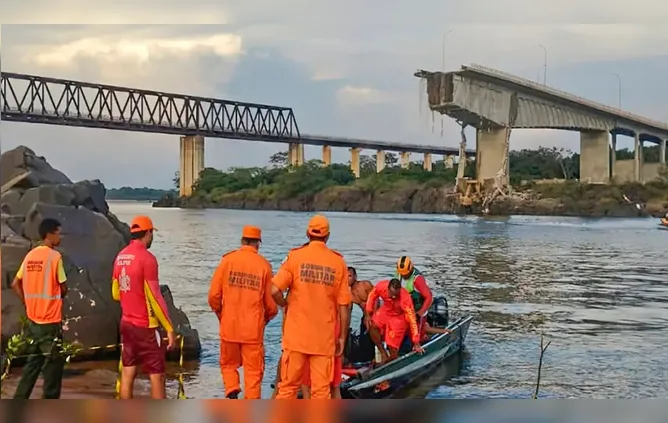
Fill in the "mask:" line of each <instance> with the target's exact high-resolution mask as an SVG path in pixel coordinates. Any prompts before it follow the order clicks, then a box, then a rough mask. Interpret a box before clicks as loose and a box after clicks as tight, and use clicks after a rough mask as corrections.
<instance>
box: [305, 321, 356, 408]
mask: <svg viewBox="0 0 668 423" xmlns="http://www.w3.org/2000/svg"><path fill="white" fill-rule="evenodd" d="M349 310H350V308H349ZM348 313H350V311H348ZM348 321H350V317H348ZM334 334H335V335H334V336H335V337H336V339H338V338H339V336H341V319H339V318H338V316H337V318H336V330H335V331H334ZM342 377H343V353H342V354H341V355H337V356H335V357H334V371H333V372H332V380H331V381H330V391H331V396H332V399H341V389H340V386H341V380H342ZM301 388H302V397H303V398H304V399H311V371H310V368H309V366H305V367H304V376H303V377H302V387H301Z"/></svg>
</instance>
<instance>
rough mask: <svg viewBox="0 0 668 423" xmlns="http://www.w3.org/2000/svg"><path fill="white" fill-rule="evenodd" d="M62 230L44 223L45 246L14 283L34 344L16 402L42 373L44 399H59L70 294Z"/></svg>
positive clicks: (55, 224)
mask: <svg viewBox="0 0 668 423" xmlns="http://www.w3.org/2000/svg"><path fill="white" fill-rule="evenodd" d="M60 227H61V224H60V222H58V221H57V220H55V219H49V218H47V219H44V220H42V222H41V223H40V224H39V229H38V230H39V236H40V238H41V239H42V245H40V246H38V247H36V248H34V249H33V250H31V251H30V252H29V253H28V254H27V255H26V257H25V258H24V259H23V263H22V264H21V267H20V268H19V270H18V272H17V273H16V277H15V278H14V281H13V282H12V289H13V290H14V292H16V294H17V295H18V296H19V298H21V301H22V302H23V304H24V305H25V308H26V315H27V317H28V322H27V326H26V327H25V328H24V335H25V336H26V337H27V338H28V339H30V340H31V341H32V342H29V343H28V350H27V351H26V354H28V358H27V360H26V364H25V366H24V367H23V374H22V375H21V381H20V382H19V384H18V386H17V388H16V392H15V393H14V399H29V398H30V394H32V390H33V388H34V387H35V383H36V382H37V378H38V377H39V374H40V372H41V373H42V375H43V376H44V389H43V393H42V398H43V399H58V398H60V391H61V386H62V382H63V371H64V369H65V358H64V357H63V356H62V355H61V354H60V351H58V349H59V348H60V347H61V345H62V326H61V324H62V320H63V297H65V295H66V294H67V284H66V282H67V275H66V274H65V268H64V266H63V259H62V256H61V254H60V253H59V252H58V251H56V250H55V247H57V246H58V245H59V244H60Z"/></svg>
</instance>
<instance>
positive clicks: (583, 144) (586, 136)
mask: <svg viewBox="0 0 668 423" xmlns="http://www.w3.org/2000/svg"><path fill="white" fill-rule="evenodd" d="M580 182H585V183H588V184H607V183H608V182H610V142H609V141H608V131H581V132H580Z"/></svg>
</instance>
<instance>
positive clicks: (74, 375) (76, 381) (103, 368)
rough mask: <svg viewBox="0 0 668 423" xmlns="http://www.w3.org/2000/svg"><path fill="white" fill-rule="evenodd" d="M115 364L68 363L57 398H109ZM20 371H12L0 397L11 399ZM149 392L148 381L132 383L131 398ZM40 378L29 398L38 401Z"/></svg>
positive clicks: (112, 392)
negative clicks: (133, 394)
mask: <svg viewBox="0 0 668 423" xmlns="http://www.w3.org/2000/svg"><path fill="white" fill-rule="evenodd" d="M117 365H118V364H117V363H115V362H103V363H94V366H93V365H92V364H91V363H72V364H70V365H68V366H67V368H66V369H65V377H64V378H63V389H62V394H61V398H64V399H92V398H97V399H113V398H114V397H115V394H116V378H117V376H118V372H117V370H116V366H117ZM20 377H21V369H20V368H15V369H12V372H11V373H10V375H9V376H8V377H7V379H6V380H5V381H4V382H3V383H2V398H3V399H6V398H12V395H13V394H14V391H15V390H16V386H17V384H18V381H19V378H20ZM148 393H149V383H148V380H143V379H139V380H137V381H136V382H135V395H136V396H137V397H147V396H148ZM41 396H42V378H41V377H40V378H39V379H38V381H37V384H36V385H35V389H34V390H33V393H32V396H31V399H32V398H41Z"/></svg>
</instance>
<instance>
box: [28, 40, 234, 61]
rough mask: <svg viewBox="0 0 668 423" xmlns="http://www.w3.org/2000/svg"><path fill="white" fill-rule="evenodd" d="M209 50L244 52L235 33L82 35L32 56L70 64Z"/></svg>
mask: <svg viewBox="0 0 668 423" xmlns="http://www.w3.org/2000/svg"><path fill="white" fill-rule="evenodd" d="M206 53H211V54H215V55H217V56H221V57H226V58H227V57H235V56H237V55H239V54H241V53H242V50H241V37H240V36H238V35H236V34H217V35H212V36H208V37H196V38H165V39H128V38H121V39H113V38H110V37H107V38H83V39H80V40H76V41H73V42H70V43H67V44H63V45H59V46H56V47H55V48H52V47H45V48H43V49H39V48H38V49H36V51H35V52H34V56H33V58H32V60H33V61H34V64H36V65H37V66H44V67H50V66H54V67H69V66H72V65H74V64H75V62H76V61H77V60H78V59H79V58H91V59H94V60H97V61H101V62H104V63H107V64H109V63H114V62H117V61H122V62H125V61H133V62H137V63H138V64H145V63H146V62H149V61H151V60H156V59H158V60H159V59H161V58H164V57H165V56H182V57H183V56H188V55H194V54H206Z"/></svg>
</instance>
